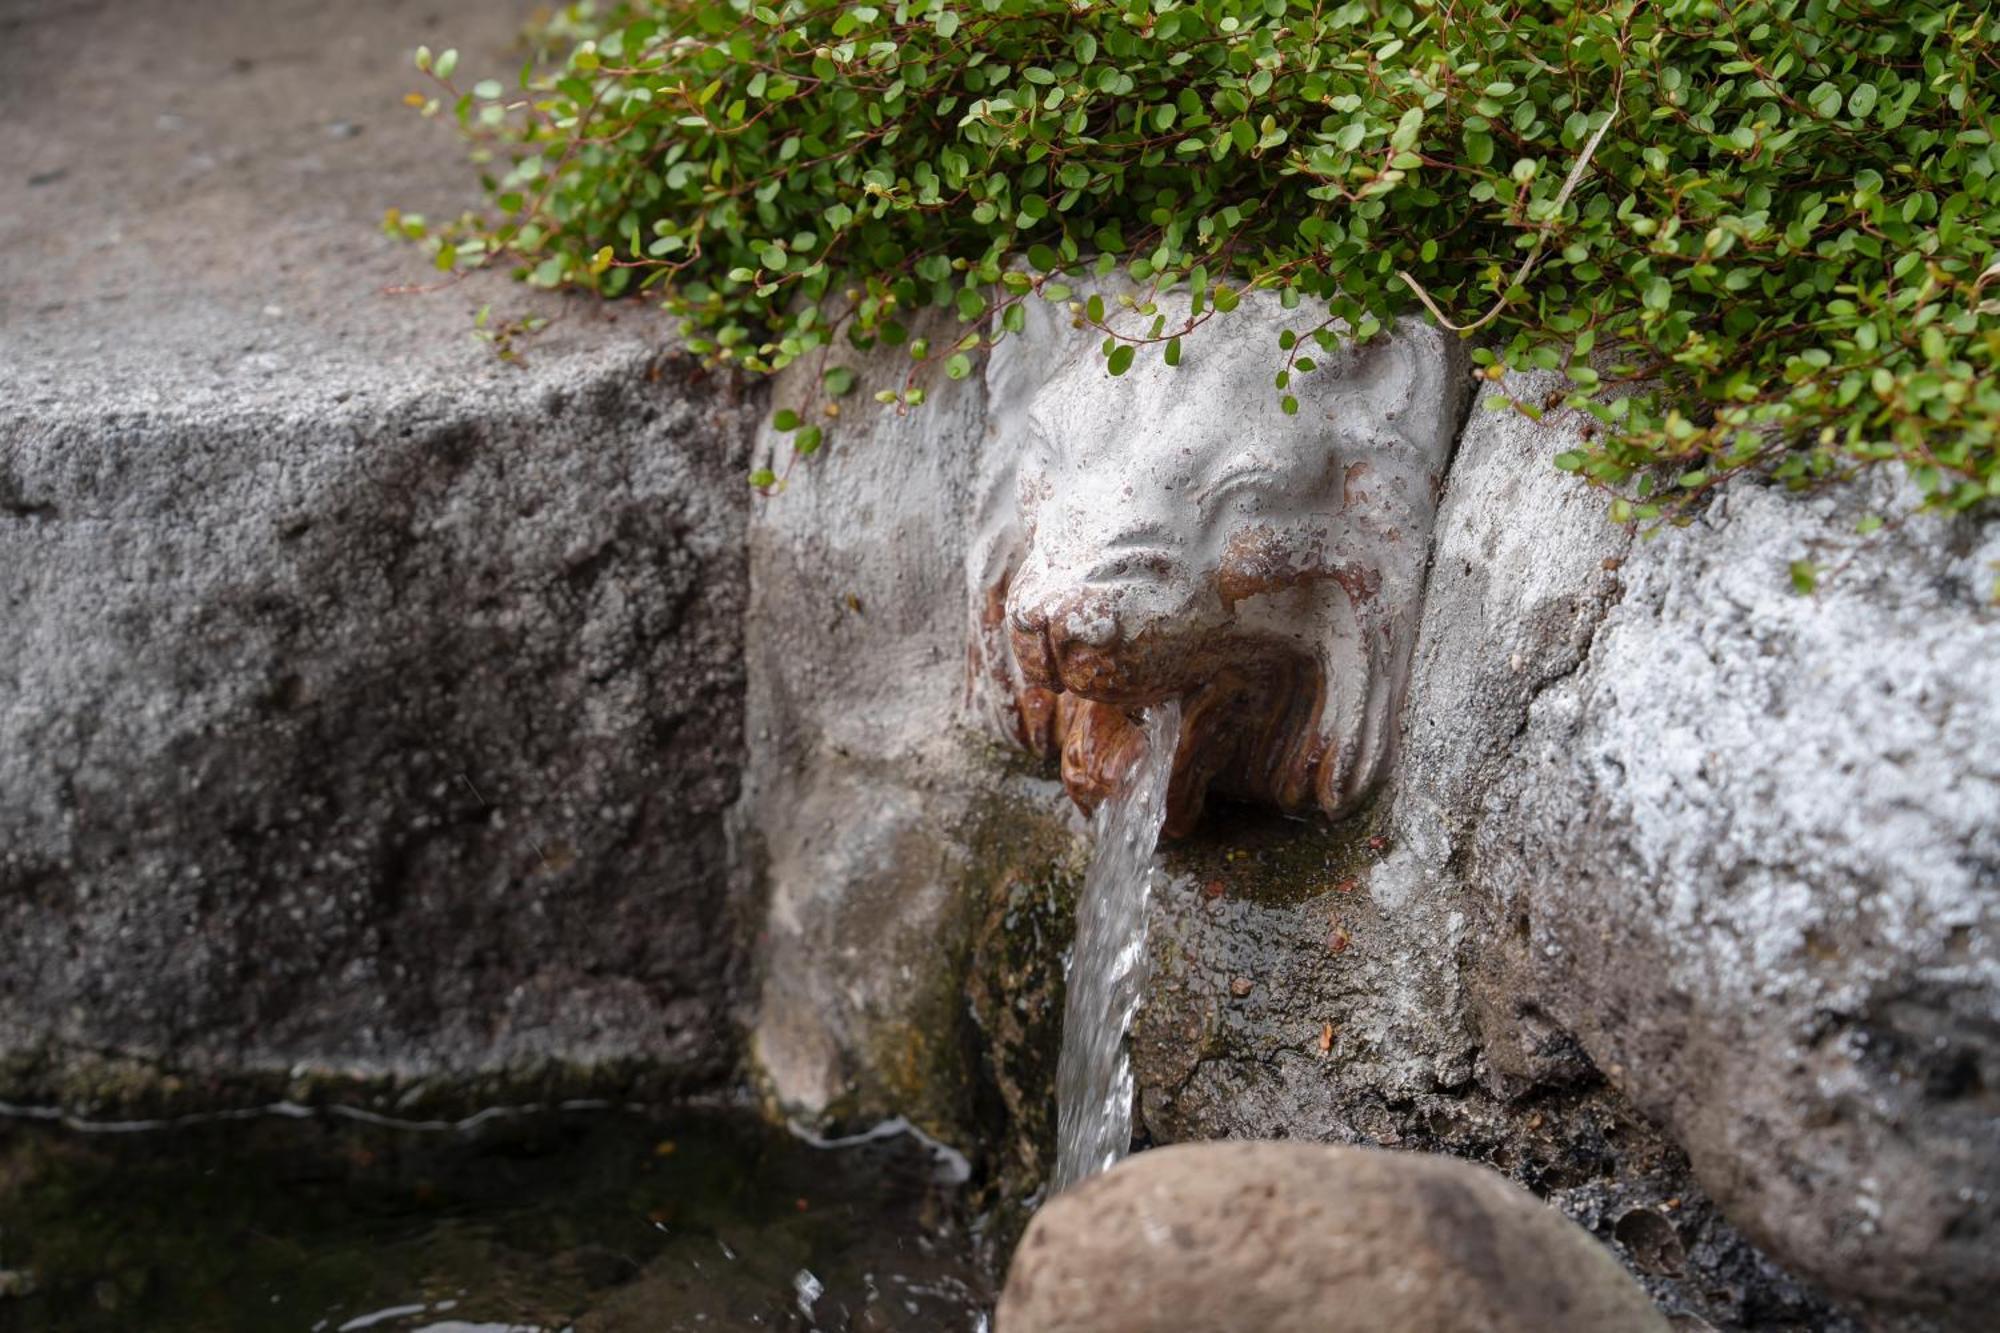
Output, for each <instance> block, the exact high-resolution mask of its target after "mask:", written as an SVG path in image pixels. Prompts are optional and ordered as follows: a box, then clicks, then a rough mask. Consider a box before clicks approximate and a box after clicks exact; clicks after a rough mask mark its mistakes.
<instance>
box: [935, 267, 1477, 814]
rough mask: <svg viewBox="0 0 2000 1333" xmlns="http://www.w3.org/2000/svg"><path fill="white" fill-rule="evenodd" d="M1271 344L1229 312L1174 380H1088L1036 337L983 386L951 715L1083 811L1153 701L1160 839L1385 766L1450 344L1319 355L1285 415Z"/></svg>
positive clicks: (1334, 807) (1343, 787)
mask: <svg viewBox="0 0 2000 1333" xmlns="http://www.w3.org/2000/svg"><path fill="white" fill-rule="evenodd" d="M1170 318H1171V316H1170ZM1050 322H1051V323H1052V322H1053V321H1050ZM1286 326H1287V320H1286V312H1284V311H1282V310H1281V309H1279V307H1278V303H1277V301H1276V300H1275V298H1268V299H1267V298H1264V297H1263V296H1262V295H1253V297H1252V298H1250V299H1246V300H1245V301H1244V303H1243V305H1242V307H1241V308H1240V309H1239V310H1237V311H1236V312H1234V313H1232V314H1231V315H1230V316H1228V317H1226V318H1224V319H1222V320H1220V321H1218V322H1217V323H1216V324H1214V325H1213V326H1212V327H1211V328H1207V329H1204V330H1202V331H1201V332H1200V333H1199V334H1197V335H1195V336H1191V337H1189V338H1188V339H1187V342H1186V345H1185V351H1184V354H1183V358H1182V363H1181V365H1180V366H1179V367H1178V368H1172V367H1168V366H1166V365H1164V364H1163V363H1162V361H1161V360H1160V359H1159V358H1158V357H1157V356H1156V355H1154V356H1142V357H1141V363H1140V364H1135V365H1134V366H1133V367H1132V368H1131V369H1130V370H1129V371H1128V372H1127V373H1126V374H1125V375H1123V376H1120V377H1113V376H1111V375H1109V374H1108V373H1107V371H1106V369H1105V366H1104V362H1103V359H1102V358H1101V357H1100V356H1098V355H1096V354H1095V351H1094V349H1093V348H1091V347H1089V346H1087V345H1085V346H1078V345H1077V340H1076V339H1074V338H1067V339H1066V338H1065V337H1064V335H1063V333H1062V332H1059V331H1057V330H1054V329H1047V328H1045V329H1040V330H1031V331H1030V335H1029V338H1028V339H1027V340H1025V341H1024V340H1020V339H1016V340H1010V341H1009V342H1006V343H1003V344H1002V345H1001V347H1000V348H998V349H996V351H995V354H994V358H993V362H992V364H991V365H989V368H988V379H989V387H990V398H991V400H992V401H993V402H994V403H995V410H994V414H993V416H994V424H993V431H994V435H995V438H994V440H993V442H992V443H993V449H992V454H993V458H992V460H991V461H990V462H989V465H988V471H987V478H986V495H985V497H984V501H985V503H984V509H983V514H982V526H981V531H980V533H979V534H978V539H977V540H976V541H975V542H974V545H973V550H972V553H971V557H970V567H969V569H968V578H969V582H970V589H969V591H970V597H971V604H972V605H971V610H972V617H973V626H972V654H971V656H972V666H973V671H972V676H973V693H974V696H975V699H976V700H977V701H979V702H981V703H983V704H984V705H985V709H984V711H985V713H986V715H987V717H988V718H989V719H990V720H991V722H992V723H993V724H994V725H995V726H996V727H997V728H998V729H999V730H1000V731H1001V732H1002V734H1004V735H1006V736H1008V737H1010V738H1011V739H1013V740H1014V741H1016V742H1018V743H1020V744H1022V745H1025V746H1027V747H1028V748H1030V749H1032V750H1035V751H1037V752H1039V753H1042V754H1044V755H1059V756H1060V757H1061V760H1062V774H1063V782H1064V785H1065V786H1066V787H1067V788H1068V790H1069V792H1070V794H1071V796H1072V797H1073V798H1074V799H1075V800H1076V801H1077V803H1078V804H1079V805H1080V806H1082V807H1083V808H1084V809H1086V810H1089V809H1091V808H1092V807H1094V806H1095V805H1096V803H1097V802H1098V801H1100V800H1101V799H1103V797H1104V796H1105V795H1106V794H1108V793H1109V791H1110V790H1111V789H1112V786H1113V785H1114V783H1115V782H1116V781H1117V780H1118V777H1119V775H1120V774H1122V773H1123V772H1124V771H1125V769H1126V767H1127V766H1128V765H1129V762H1130V757H1131V754H1132V751H1133V749H1134V747H1136V746H1137V745H1138V744H1139V743H1140V741H1139V734H1138V730H1137V727H1136V723H1135V718H1136V715H1137V713H1138V711H1139V710H1140V709H1142V708H1144V707H1145V706H1146V705H1148V704H1151V703H1155V702H1158V701H1160V700H1163V699H1166V698H1169V697H1178V698H1180V699H1181V700H1182V702H1183V721H1182V726H1181V736H1180V740H1179V746H1178V750H1177V752H1176V755H1175V762H1174V775H1173V780H1172V785H1171V787H1170V789H1169V803H1168V814H1167V831H1168V833H1169V834H1171V835H1175V836H1178V835H1180V834H1184V833H1186V832H1187V831H1188V830H1189V829H1190V828H1191V827H1192V826H1193V825H1194V823H1195V821H1196V819H1197V818H1198V817H1199V815H1200V812H1201V808H1202V804H1203V801H1204V799H1205V797H1206V795H1207V793H1208V792H1209V791H1210V790H1214V791H1217V792H1221V793H1224V794H1226V795H1229V796H1232V797H1237V798H1241V799H1246V800H1251V801H1257V802H1263V803H1268V804H1272V805H1276V806H1278V807H1280V808H1282V809H1285V810H1303V809H1306V808H1308V807H1315V806H1316V807H1318V808H1319V809H1321V810H1323V811H1325V812H1327V813H1328V814H1330V815H1331V814H1339V813H1341V812H1342V811H1344V810H1346V809H1349V808H1351V807H1352V806H1353V804H1354V803H1355V802H1356V801H1357V800H1358V799H1359V798H1360V797H1361V796H1363V795H1364V794H1365V793H1366V792H1367V791H1368V789H1369V788H1370V786H1371V785H1372V784H1373V783H1374V782H1375V780H1376V779H1377V778H1378V777H1380V776H1381V774H1382V773H1383V771H1384V770H1385V768H1386V766H1387V764H1388V762H1389V758H1390V752H1391V749H1392V747H1393V743H1394V722H1395V713H1396V709H1397V706H1398V704H1399V702H1400V697H1401V692H1402V686H1403V680H1404V676H1405V673H1406V670H1407V666H1408V661H1409V656H1410V649H1411V646H1412V641H1413V639H1414V637H1415V632H1416V627H1417V621H1418V613H1419V611H1420V599H1421V593H1422V580H1423V571H1424V563H1425V559H1426V553H1427V548H1428V545H1429V539H1430V530H1431V523H1432V519H1433V515H1434V513H1435V509H1436V502H1437V494H1438V489H1439V485H1440V482H1441V479H1442V476H1443V473H1444V467H1445V464H1446V462H1447V460H1448V456H1449V453H1450V447H1451V442H1452V439H1453V438H1454V436H1455V434H1456V429H1457V426H1458V420H1459V412H1460V405H1461V402H1462V397H1463V395H1462V393H1461V392H1460V386H1461V385H1462V384H1463V383H1464V382H1465V376H1464V375H1463V374H1462V373H1460V371H1461V366H1460V364H1459V360H1458V355H1457V352H1458V349H1457V345H1456V343H1454V342H1447V341H1446V339H1445V338H1444V337H1443V336H1441V335H1440V334H1438V333H1437V332H1436V331H1435V330H1432V329H1429V328H1426V327H1423V326H1421V325H1416V324H1413V323H1411V324H1405V325H1404V326H1402V327H1401V328H1399V329H1398V330H1397V331H1396V333H1395V334H1394V335H1393V336H1391V337H1385V338H1378V339H1376V340H1375V341H1374V342H1372V343H1370V344H1368V345H1365V346H1360V347H1352V346H1350V347H1346V348H1344V349H1343V350H1342V351H1340V352H1338V353H1336V354H1333V355H1330V356H1328V357H1325V358H1321V364H1320V366H1319V368H1318V369H1317V370H1316V371H1315V372H1314V373H1312V374H1311V375H1307V376H1301V377H1297V378H1296V379H1295V383H1294V387H1293V389H1292V392H1293V393H1294V394H1295V395H1296V396H1297V398H1298V402H1299V408H1298V412H1297V414H1296V415H1291V416H1287V415H1285V414H1284V413H1283V412H1282V411H1281V409H1280V405H1279V401H1278V396H1277V395H1276V394H1275V393H1274V392H1273V391H1272V388H1271V375H1272V372H1273V369H1274V363H1275V362H1276V360H1277V356H1278V355H1279V354H1278V353H1277V352H1276V348H1277V346H1278V342H1277V337H1278V333H1279V331H1280V330H1282V329H1283V328H1285V327H1286ZM1037 341H1042V342H1044V345H1043V346H1041V347H1039V348H1037V347H1036V346H1034V345H1033V344H1034V343H1035V342H1037ZM1051 343H1052V344H1054V346H1050V345H1048V344H1051ZM1065 344H1066V345H1065ZM1010 349H1011V350H1010ZM1024 404H1025V406H1023V405H1024Z"/></svg>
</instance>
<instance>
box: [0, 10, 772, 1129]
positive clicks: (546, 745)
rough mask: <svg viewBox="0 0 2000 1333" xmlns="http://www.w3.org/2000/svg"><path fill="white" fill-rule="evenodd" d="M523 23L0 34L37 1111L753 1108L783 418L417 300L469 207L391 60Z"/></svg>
mask: <svg viewBox="0 0 2000 1333" xmlns="http://www.w3.org/2000/svg"><path fill="white" fill-rule="evenodd" d="M518 20H519V16H518V15H516V14H514V13H512V12H511V10H510V8H509V7H506V6H484V5H475V4H471V3H469V2H468V3H451V4H445V5H431V6H424V7H419V6H415V5H403V4H396V3H390V2H389V0H370V2H369V3H357V4H352V5H341V6H319V5H311V4H305V3H297V2H293V0H287V2H286V3H277V4H263V3H260V4H223V5H216V4H209V3H195V2H193V0H187V2H180V3H163V4H157V5H136V4H133V5H120V6H115V7H112V12H110V13H107V12H106V10H105V7H102V6H100V7H84V6H69V5H55V4H37V3H26V4H23V3H11V4H7V5H5V6H0V98H4V102H5V105H4V110H5V112H6V114H5V115H0V189H4V193H5V196H6V198H7V200H8V207H7V208H6V209H4V210H0V401H4V402H5V403H6V404H7V410H6V412H5V414H4V418H0V618H4V620H5V622H6V624H7V626H8V631H7V633H6V634H5V635H4V636H0V938H4V939H5V940H7V942H8V946H7V960H6V964H5V966H4V968H0V1060H4V1061H5V1062H6V1063H5V1066H4V1067H5V1068H7V1069H8V1070H10V1071H11V1072H10V1073H8V1074H7V1075H6V1076H5V1077H4V1078H0V1083H5V1084H6V1085H7V1087H6V1088H5V1089H4V1091H0V1095H6V1094H7V1093H12V1094H14V1095H17V1096H18V1095H24V1094H26V1093H31V1092H36V1091H40V1092H45V1093H47V1092H55V1093H60V1092H62V1091H64V1090H65V1089H71V1088H74V1087H75V1086H76V1085H75V1083H74V1082H73V1081H71V1080H70V1075H71V1074H73V1073H74V1072H75V1071H76V1070H77V1069H79V1068H81V1065H80V1063H79V1062H80V1061H82V1060H83V1059H84V1057H85V1056H86V1055H88V1056H103V1055H110V1056H131V1057H138V1058H139V1059H141V1060H142V1061H145V1062H152V1063H153V1064H156V1065H158V1066H164V1067H167V1068H170V1069H175V1070H179V1071H182V1072H194V1073H210V1072H226V1073H235V1074H241V1073H243V1072H245V1071H251V1070H257V1069H276V1070H284V1069H289V1068H292V1067H295V1066H300V1065H305V1066H324V1067H327V1068H330V1069H333V1070H336V1071H339V1072H341V1073H344V1074H357V1075H368V1076H389V1077H402V1078H408V1077H415V1076H428V1075H435V1074H446V1073H450V1074H463V1073H470V1072H475V1071H496V1070H500V1071H505V1070H514V1071H527V1070H533V1069H536V1068H539V1067H542V1066H544V1065H547V1064H549V1063H551V1062H557V1061H560V1062H566V1063H570V1064H574V1065H598V1066H604V1065H607V1064H615V1063H618V1062H644V1063H647V1064H650V1065H652V1066H654V1067H655V1068H657V1069H661V1070H665V1071H667V1074H668V1076H669V1077H672V1078H679V1079H681V1080H688V1079H694V1078H706V1077H713V1076H714V1075H716V1074H718V1073H720V1072H723V1071H726V1070H727V1069H728V1068H730V1067H731V1064H732V1059H733V1056H732V1049H733V1043H732V1041H731V1040H730V1019H731V1005H732V1003H733V1001H734V999H735V975H736V973H737V971H738V957H739V952H740V951H739V950H738V949H737V947H736V943H735V937H734V934H733V930H732V923H731V920H730V915H729V913H730V904H729V901H728V898H727V879H726V872H725V859H726V838H725V830H724V822H723V821H724V813H725V810H726V808H727V806H728V805H729V803H730V801H731V800H732V799H733V797H734V795H735V792H736V787H737V778H738V770H739V766H740V750H741V741H740V728H741V695H742V674H741V667H740V660H739V659H740V651H741V650H740V635H741V616H742V611H743V605H744V600H745V596H746V592H745V577H744V570H743V561H742V557H741V531H742V523H743V514H744V498H743V491H744V488H743V486H742V483H741V477H742V475H743V468H744V467H745V465H746V461H747V460H746V451H747V444H748V431H747V426H748V422H749V414H748V413H746V412H743V411H739V410H738V409H737V408H735V407H734V406H733V405H732V399H731V396H730V394H729V392H728V391H727V386H720V385H717V384H716V383H714V382H710V383H708V384H704V385H701V386H699V387H697V386H696V385H694V384H693V383H692V372H691V370H690V368H689V367H688V366H687V365H686V364H684V363H680V362H674V361H661V360H659V359H657V354H656V350H655V349H656V348H657V346H658V338H657V334H658V332H659V330H658V329H657V327H645V326H647V325H650V323H651V321H647V320H645V319H643V318H642V317H640V316H638V315H637V314H635V313H633V312H629V311H628V312H626V313H625V314H624V315H623V316H622V320H623V322H622V324H614V322H613V321H614V320H615V319H619V318H621V317H620V316H619V315H617V314H616V313H615V312H610V311H599V310H595V309H592V308H588V307H576V308H570V307H566V306H561V305H559V304H549V303H546V302H545V303H544V308H545V309H547V310H550V311H552V312H555V313H562V314H564V316H565V317H564V319H563V321H562V322H561V323H560V324H559V325H558V327H557V329H556V330H553V331H551V333H550V334H549V335H546V336H545V338H544V339H542V340H540V341H538V342H537V343H536V344H535V345H534V346H532V347H531V348H530V350H529V366H528V368H527V369H526V370H522V369H518V368H515V367H511V366H507V365H503V364H500V363H499V362H498V361H497V360H495V358H494V357H493V355H492V353H491V351H490V350H488V349H486V348H483V347H481V346H480V345H479V344H477V343H475V342H474V341H473V340H472V339H471V338H470V337H469V336H468V333H469V329H470V320H469V316H470V312H471V310H472V309H474V308H476V307H477V305H479V304H480V303H481V302H482V301H484V300H488V299H492V300H495V301H496V303H497V305H496V309H498V310H500V311H501V312H502V313H506V312H508V311H511V310H514V309H517V308H519V302H520V300H521V298H520V297H518V296H517V295H516V294H515V293H514V292H512V291H511V290H510V289H508V288H507V287H506V286H505V285H504V283H486V282H480V281H474V282H471V283H468V284H466V285H465V286H462V287H457V288H453V289H451V290H449V291H448V292H444V293H440V294H436V295H432V296H416V295H389V294H386V293H385V292H384V291H383V288H384V287H385V285H387V284H389V283H392V282H397V281H410V280H413V279H414V280H418V281H421V280H422V278H423V276H424V273H425V269H424V265H423V263H422V260H421V256H420V255H418V254H417V253H416V252H415V251H414V250H412V249H410V248H408V247H403V246H399V245H396V244H394V243H392V242H390V241H388V240H386V239H384V238H382V237H380V236H379V235H378V234H376V233H375V230H374V227H373V223H374V221H375V220H376V219H377V218H379V216H380V213H381V210H382V209H383V207H385V206H386V205H389V204H401V205H403V206H405V207H410V208H429V209H431V210H432V211H436V210H437V209H439V208H443V207H455V206H460V205H462V204H463V203H464V202H465V201H466V199H467V194H466V191H467V187H468V185H469V181H468V179H467V177H466V175H465V173H464V172H463V171H461V170H459V169H457V168H454V167H453V166H452V162H453V157H454V152H455V150H454V148H453V146H452V141H451V138H450V136H449V134H448V133H447V132H446V131H444V130H443V129H442V127H439V126H436V125H431V124H427V123H424V122H421V121H419V120H417V119H416V118H415V117H414V116H412V115H410V113H408V112H407V111H406V110H404V109H402V108H400V107H399V106H397V104H396V103H397V99H398V97H399V96H400V94H401V93H402V92H403V91H404V90H405V89H406V88H407V87H409V86H411V76H410V75H409V74H408V73H407V66H405V65H403V64H402V63H401V58H400V57H399V55H398V52H399V51H401V50H405V49H407V48H408V47H410V46H413V45H414V44H415V43H416V42H418V41H431V42H433V43H439V44H442V42H443V41H446V40H448V41H449V42H451V43H452V44H456V45H458V46H460V47H462V48H464V49H465V52H466V56H465V61H464V65H465V68H466V69H468V70H473V69H480V70H482V72H483V71H484V70H485V69H501V68H512V65H511V64H509V63H506V62H509V61H510V60H512V57H511V56H510V55H509V54H508V52H507V51H506V50H505V49H504V48H505V45H506V42H507V40H508V37H509V34H510V33H511V31H512V29H513V27H514V25H515V24H516V23H517V22H518ZM80 52H88V53H89V54H88V65H89V74H88V77H78V76H77V72H78V69H79V63H78V62H79V58H80V57H79V53H80ZM433 276H434V275H433Z"/></svg>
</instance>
